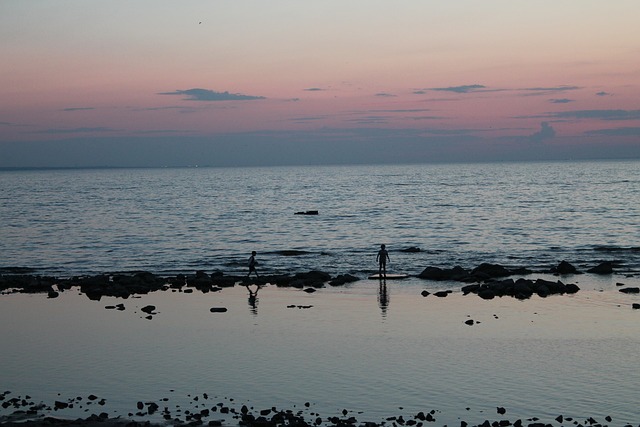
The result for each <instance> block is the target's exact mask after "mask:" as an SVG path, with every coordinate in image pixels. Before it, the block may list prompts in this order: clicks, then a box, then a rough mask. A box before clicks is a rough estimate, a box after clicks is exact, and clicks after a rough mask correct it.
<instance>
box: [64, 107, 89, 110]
mask: <svg viewBox="0 0 640 427" xmlns="http://www.w3.org/2000/svg"><path fill="white" fill-rule="evenodd" d="M86 110H95V108H93V107H71V108H65V109H63V110H62V111H86Z"/></svg>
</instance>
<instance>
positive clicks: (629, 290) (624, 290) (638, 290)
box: [618, 287, 640, 294]
mask: <svg viewBox="0 0 640 427" xmlns="http://www.w3.org/2000/svg"><path fill="white" fill-rule="evenodd" d="M618 291H619V292H622V293H623V294H637V293H640V288H636V287H629V288H622V289H618Z"/></svg>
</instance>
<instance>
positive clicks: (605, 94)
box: [596, 92, 612, 96]
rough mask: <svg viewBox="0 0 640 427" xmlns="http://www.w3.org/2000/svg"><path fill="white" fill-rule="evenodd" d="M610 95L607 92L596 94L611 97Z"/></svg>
mask: <svg viewBox="0 0 640 427" xmlns="http://www.w3.org/2000/svg"><path fill="white" fill-rule="evenodd" d="M611 95H612V94H611V93H608V92H597V93H596V96H611Z"/></svg>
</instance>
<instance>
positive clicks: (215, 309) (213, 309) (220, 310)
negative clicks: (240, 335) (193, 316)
mask: <svg viewBox="0 0 640 427" xmlns="http://www.w3.org/2000/svg"><path fill="white" fill-rule="evenodd" d="M209 311H210V312H212V313H226V312H227V308H226V307H211V309H209Z"/></svg>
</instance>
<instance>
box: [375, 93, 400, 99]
mask: <svg viewBox="0 0 640 427" xmlns="http://www.w3.org/2000/svg"><path fill="white" fill-rule="evenodd" d="M375 96H380V97H382V98H385V97H386V98H394V97H396V96H397V95H393V94H391V93H385V92H380V93H376V94H375Z"/></svg>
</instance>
